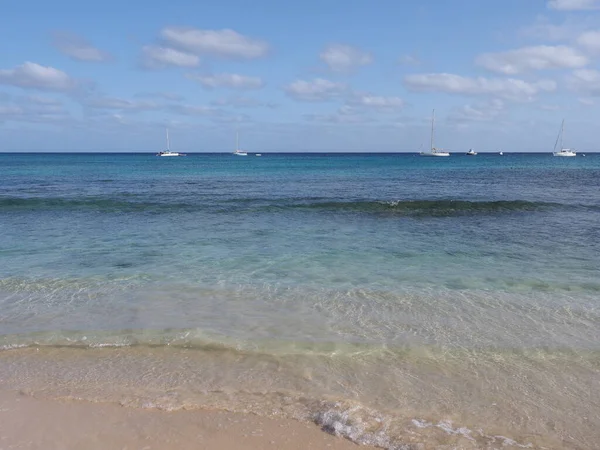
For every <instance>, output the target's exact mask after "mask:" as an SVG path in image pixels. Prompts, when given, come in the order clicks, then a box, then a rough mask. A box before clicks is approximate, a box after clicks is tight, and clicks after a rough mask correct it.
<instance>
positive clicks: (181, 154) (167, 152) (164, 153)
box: [156, 128, 185, 156]
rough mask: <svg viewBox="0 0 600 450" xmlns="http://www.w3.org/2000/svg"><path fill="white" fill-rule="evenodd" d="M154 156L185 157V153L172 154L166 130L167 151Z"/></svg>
mask: <svg viewBox="0 0 600 450" xmlns="http://www.w3.org/2000/svg"><path fill="white" fill-rule="evenodd" d="M156 156H185V153H179V152H172V151H171V145H170V143H169V129H168V128H167V149H166V150H165V151H162V152H158V153H157V154H156Z"/></svg>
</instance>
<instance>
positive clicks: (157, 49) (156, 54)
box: [142, 45, 200, 69]
mask: <svg viewBox="0 0 600 450" xmlns="http://www.w3.org/2000/svg"><path fill="white" fill-rule="evenodd" d="M199 64H200V57H199V56H198V55H194V54H192V53H187V52H182V51H180V50H175V49H174V48H170V47H161V46H157V45H146V46H144V47H143V48H142V65H143V66H144V67H147V68H150V69H159V68H163V67H167V66H177V67H197V66H198V65H199Z"/></svg>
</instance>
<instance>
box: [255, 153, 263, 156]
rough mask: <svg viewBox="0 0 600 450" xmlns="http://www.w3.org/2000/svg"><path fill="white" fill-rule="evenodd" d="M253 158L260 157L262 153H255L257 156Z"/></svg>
mask: <svg viewBox="0 0 600 450" xmlns="http://www.w3.org/2000/svg"><path fill="white" fill-rule="evenodd" d="M254 156H262V153H257V154H256V155H254Z"/></svg>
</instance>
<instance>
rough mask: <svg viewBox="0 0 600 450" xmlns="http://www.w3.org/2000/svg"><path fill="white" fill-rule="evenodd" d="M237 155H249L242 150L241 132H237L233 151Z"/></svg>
mask: <svg viewBox="0 0 600 450" xmlns="http://www.w3.org/2000/svg"><path fill="white" fill-rule="evenodd" d="M233 154H234V155H236V156H248V153H247V152H244V151H242V150H240V134H239V133H238V132H237V131H236V132H235V152H233Z"/></svg>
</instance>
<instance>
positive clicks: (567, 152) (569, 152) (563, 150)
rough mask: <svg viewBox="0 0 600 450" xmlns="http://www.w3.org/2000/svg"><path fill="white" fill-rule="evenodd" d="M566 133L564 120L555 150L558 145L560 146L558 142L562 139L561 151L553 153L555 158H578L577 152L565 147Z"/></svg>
mask: <svg viewBox="0 0 600 450" xmlns="http://www.w3.org/2000/svg"><path fill="white" fill-rule="evenodd" d="M564 131H565V119H563V121H562V124H561V126H560V133H558V137H557V138H556V142H555V143H554V150H556V144H558V140H559V139H560V151H558V152H553V153H554V156H576V155H577V153H576V152H575V150H572V149H570V148H564V147H563V134H564Z"/></svg>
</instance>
